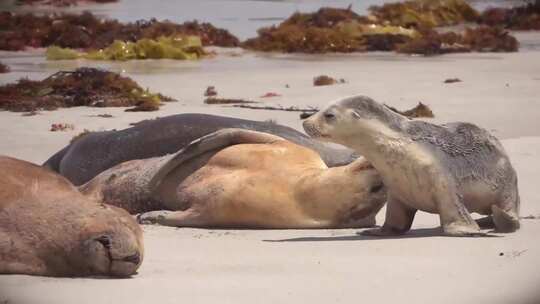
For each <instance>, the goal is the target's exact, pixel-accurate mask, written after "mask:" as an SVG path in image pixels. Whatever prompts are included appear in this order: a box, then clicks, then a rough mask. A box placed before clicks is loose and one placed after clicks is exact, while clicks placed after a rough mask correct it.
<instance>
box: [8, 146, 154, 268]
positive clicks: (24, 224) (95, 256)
mask: <svg viewBox="0 0 540 304" xmlns="http://www.w3.org/2000/svg"><path fill="white" fill-rule="evenodd" d="M0 172H1V173H2V174H0V274H29V275H45V276H91V275H107V276H129V275H132V274H134V273H135V271H136V270H137V268H139V266H140V265H141V262H142V259H143V240H142V231H141V229H140V227H139V225H138V224H137V223H136V221H135V220H134V219H133V218H132V217H131V216H130V215H129V214H128V213H127V212H126V211H125V210H121V209H120V208H116V207H114V206H107V205H104V204H98V203H96V202H94V201H91V200H89V199H88V198H87V197H84V196H83V195H82V194H81V193H80V192H79V191H77V189H76V188H75V187H74V186H73V185H72V184H71V183H70V182H69V181H67V180H66V179H65V178H63V177H61V176H60V175H58V174H55V173H52V172H50V171H49V170H46V169H44V168H42V167H40V166H37V165H33V164H31V163H28V162H25V161H21V160H17V159H13V158H9V157H5V156H0Z"/></svg>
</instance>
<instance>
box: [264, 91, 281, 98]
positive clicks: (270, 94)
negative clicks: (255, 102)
mask: <svg viewBox="0 0 540 304" xmlns="http://www.w3.org/2000/svg"><path fill="white" fill-rule="evenodd" d="M280 96H281V94H278V93H274V92H268V93H266V94H264V95H262V96H261V98H270V97H280Z"/></svg>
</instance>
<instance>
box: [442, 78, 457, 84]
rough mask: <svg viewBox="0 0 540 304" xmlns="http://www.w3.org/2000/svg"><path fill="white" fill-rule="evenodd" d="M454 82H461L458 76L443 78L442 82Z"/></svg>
mask: <svg viewBox="0 0 540 304" xmlns="http://www.w3.org/2000/svg"><path fill="white" fill-rule="evenodd" d="M456 82H461V79H459V78H448V79H445V80H444V83H456Z"/></svg>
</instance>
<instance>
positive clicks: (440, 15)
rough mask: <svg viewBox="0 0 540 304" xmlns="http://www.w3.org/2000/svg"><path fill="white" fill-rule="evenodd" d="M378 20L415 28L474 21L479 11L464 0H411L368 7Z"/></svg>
mask: <svg viewBox="0 0 540 304" xmlns="http://www.w3.org/2000/svg"><path fill="white" fill-rule="evenodd" d="M369 10H370V11H371V13H372V15H373V16H374V17H375V18H376V19H377V20H378V21H379V22H387V23H390V24H392V25H398V26H403V27H415V28H425V27H428V28H433V27H438V26H448V25H455V24H459V23H463V22H476V21H477V20H478V19H479V13H478V12H477V11H476V10H475V9H474V8H472V7H471V6H470V5H469V4H468V3H467V2H466V1H464V0H413V1H405V2H396V3H386V4H384V5H382V6H372V7H370V8H369Z"/></svg>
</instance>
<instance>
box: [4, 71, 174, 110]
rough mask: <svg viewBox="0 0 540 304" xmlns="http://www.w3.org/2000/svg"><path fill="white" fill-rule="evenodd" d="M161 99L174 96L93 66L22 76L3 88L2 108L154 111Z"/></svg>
mask: <svg viewBox="0 0 540 304" xmlns="http://www.w3.org/2000/svg"><path fill="white" fill-rule="evenodd" d="M162 101H172V99H171V98H169V97H166V96H163V95H161V94H153V93H150V92H148V90H145V89H143V88H141V87H140V86H139V85H138V84H137V83H136V82H135V81H133V80H131V79H130V78H128V77H123V76H121V75H120V74H117V73H113V72H108V71H104V70H100V69H94V68H79V69H77V70H75V71H60V72H58V73H55V74H53V75H51V76H49V77H47V78H46V79H44V80H41V81H32V80H28V79H24V78H23V79H20V80H19V81H18V82H17V83H15V84H8V85H5V86H1V87H0V109H4V110H8V111H15V112H26V111H37V110H54V109H57V108H61V107H77V106H90V107H129V106H134V108H131V109H128V110H126V111H155V110H158V109H159V106H160V104H161V102H162Z"/></svg>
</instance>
